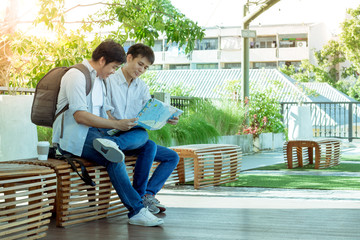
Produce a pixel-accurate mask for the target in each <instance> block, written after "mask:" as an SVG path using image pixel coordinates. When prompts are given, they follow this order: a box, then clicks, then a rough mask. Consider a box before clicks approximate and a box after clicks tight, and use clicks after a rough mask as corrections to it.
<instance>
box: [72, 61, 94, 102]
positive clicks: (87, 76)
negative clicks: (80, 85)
mask: <svg viewBox="0 0 360 240" xmlns="http://www.w3.org/2000/svg"><path fill="white" fill-rule="evenodd" d="M71 68H76V69H77V70H79V71H80V72H82V73H83V74H84V75H85V79H86V96H87V95H89V93H90V90H91V76H90V71H89V69H88V68H87V67H86V66H85V65H84V64H82V63H78V64H75V65H74V66H71Z"/></svg>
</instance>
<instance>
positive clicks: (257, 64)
mask: <svg viewBox="0 0 360 240" xmlns="http://www.w3.org/2000/svg"><path fill="white" fill-rule="evenodd" d="M263 68H265V69H273V68H277V64H276V62H254V63H253V69H263Z"/></svg>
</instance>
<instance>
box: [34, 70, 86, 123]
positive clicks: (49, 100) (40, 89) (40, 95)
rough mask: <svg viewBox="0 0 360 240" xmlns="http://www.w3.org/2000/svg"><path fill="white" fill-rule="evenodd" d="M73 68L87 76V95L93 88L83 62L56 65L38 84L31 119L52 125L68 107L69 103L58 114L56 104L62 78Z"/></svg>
mask: <svg viewBox="0 0 360 240" xmlns="http://www.w3.org/2000/svg"><path fill="white" fill-rule="evenodd" d="M71 68H76V69H78V70H80V71H81V72H82V73H83V74H84V75H85V78H86V95H88V94H89V92H90V90H91V77H90V72H89V69H88V68H87V67H86V66H85V65H84V64H82V63H78V64H76V65H73V66H70V67H56V68H53V69H51V70H50V71H49V72H48V73H47V74H46V75H45V76H44V77H43V78H42V79H40V81H39V82H38V84H37V85H36V89H35V95H34V100H33V104H32V108H31V121H32V122H33V123H34V124H35V125H38V126H44V127H52V125H53V123H54V121H55V119H56V118H57V117H58V116H59V115H60V114H61V113H63V112H65V111H66V110H67V109H69V104H67V105H66V106H65V107H64V108H63V109H61V111H59V112H58V113H57V114H56V115H55V113H56V110H57V109H56V105H57V100H58V95H59V90H60V83H61V79H62V77H63V76H64V74H65V73H66V72H67V71H68V70H70V69H71Z"/></svg>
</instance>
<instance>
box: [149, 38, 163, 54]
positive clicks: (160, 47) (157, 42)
mask: <svg viewBox="0 0 360 240" xmlns="http://www.w3.org/2000/svg"><path fill="white" fill-rule="evenodd" d="M163 49H164V48H163V41H162V40H155V45H154V46H153V47H152V50H153V51H154V52H162V51H163Z"/></svg>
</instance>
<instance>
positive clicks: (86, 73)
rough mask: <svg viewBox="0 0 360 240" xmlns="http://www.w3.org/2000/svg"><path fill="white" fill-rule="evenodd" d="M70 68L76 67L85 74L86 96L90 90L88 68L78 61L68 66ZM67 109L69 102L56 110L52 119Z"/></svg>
mask: <svg viewBox="0 0 360 240" xmlns="http://www.w3.org/2000/svg"><path fill="white" fill-rule="evenodd" d="M70 68H76V69H77V70H79V71H80V72H82V73H83V74H84V75H85V79H86V96H87V95H89V93H90V91H91V75H90V71H89V69H88V68H87V67H86V66H85V65H84V64H82V63H78V64H75V65H73V66H71V67H69V70H70ZM68 109H69V104H66V106H65V107H63V109H61V110H60V112H58V113H57V114H56V115H55V118H54V121H55V119H56V118H57V117H58V116H59V115H60V114H62V113H63V112H65V111H66V110H68Z"/></svg>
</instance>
